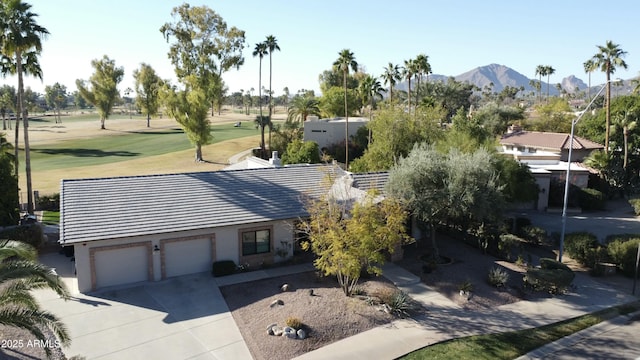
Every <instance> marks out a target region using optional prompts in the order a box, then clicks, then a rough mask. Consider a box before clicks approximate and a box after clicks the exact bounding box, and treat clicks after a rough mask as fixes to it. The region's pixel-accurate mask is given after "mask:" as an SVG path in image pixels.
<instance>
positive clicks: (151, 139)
mask: <svg viewBox="0 0 640 360" xmlns="http://www.w3.org/2000/svg"><path fill="white" fill-rule="evenodd" d="M84 121H86V119H85V120H84ZM107 121H109V120H107ZM212 128H213V131H212V134H213V143H217V142H221V141H225V140H230V139H236V138H241V137H246V136H252V135H256V134H259V131H258V130H256V129H255V127H254V126H243V127H238V128H236V127H233V124H221V125H214V126H212ZM108 131H109V130H105V132H106V133H107V134H109V136H104V137H100V138H92V139H74V140H65V141H60V142H59V143H55V144H46V145H34V146H32V147H31V166H32V167H33V168H37V169H38V170H52V169H64V168H72V167H81V166H89V165H101V164H108V163H114V162H119V161H125V160H132V159H136V158H142V157H147V156H154V155H162V154H168V153H172V152H176V151H182V150H187V149H191V148H192V147H193V146H192V145H191V144H190V143H189V140H188V139H187V136H186V135H185V134H184V132H183V130H182V129H180V128H178V127H176V128H171V129H163V130H156V131H149V132H146V131H144V132H141V131H138V132H122V131H114V132H112V133H108ZM21 165H22V166H24V161H21ZM23 169H24V168H23Z"/></svg>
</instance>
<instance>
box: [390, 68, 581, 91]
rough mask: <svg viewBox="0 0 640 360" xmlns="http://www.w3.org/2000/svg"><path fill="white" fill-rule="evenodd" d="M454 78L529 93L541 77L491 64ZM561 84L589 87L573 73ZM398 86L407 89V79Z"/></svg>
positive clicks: (433, 77) (551, 87)
mask: <svg viewBox="0 0 640 360" xmlns="http://www.w3.org/2000/svg"><path fill="white" fill-rule="evenodd" d="M448 78H449V76H446V75H438V74H432V75H429V81H430V82H431V81H447V79H448ZM454 78H455V79H456V81H460V82H468V83H470V84H473V85H475V86H477V87H479V88H480V89H482V88H484V87H485V86H489V84H493V91H494V92H498V93H499V92H501V91H502V90H503V89H504V88H505V87H506V86H511V87H516V88H519V87H521V86H522V87H524V90H525V92H527V93H528V92H531V91H537V90H535V89H534V88H533V87H532V86H531V84H530V82H531V80H535V81H539V79H530V78H528V77H526V76H525V75H522V74H521V73H519V72H517V71H515V70H513V69H511V68H510V67H508V66H504V65H500V64H489V65H486V66H481V67H477V68H475V69H473V70H470V71H467V72H465V73H463V74H460V75H457V76H454ZM544 80H546V79H545V78H544V77H543V78H542V87H541V91H542V93H544V94H546V93H547V83H546V82H545V81H544ZM556 84H557V83H551V84H550V85H549V95H552V96H553V95H558V94H559V92H558V89H557V88H556ZM560 84H561V85H562V88H563V89H564V90H565V91H567V92H569V93H573V92H575V91H576V89H577V90H579V91H582V90H585V89H586V88H587V84H585V83H584V81H582V80H581V79H578V78H577V77H575V76H573V75H570V76H568V77H565V78H563V79H562V81H561V82H560ZM411 85H412V86H413V85H414V82H412V83H411ZM396 88H398V89H401V90H405V91H406V90H407V83H406V81H405V82H402V83H399V84H398V85H397V86H396Z"/></svg>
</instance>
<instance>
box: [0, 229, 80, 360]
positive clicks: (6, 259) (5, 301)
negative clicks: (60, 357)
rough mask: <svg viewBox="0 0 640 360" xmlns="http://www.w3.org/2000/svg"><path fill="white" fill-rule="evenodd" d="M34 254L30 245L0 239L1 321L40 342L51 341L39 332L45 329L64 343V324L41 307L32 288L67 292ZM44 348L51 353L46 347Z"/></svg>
mask: <svg viewBox="0 0 640 360" xmlns="http://www.w3.org/2000/svg"><path fill="white" fill-rule="evenodd" d="M37 256H38V253H37V251H36V250H35V249H34V248H33V247H31V246H30V245H27V244H25V243H22V242H19V241H12V240H0V324H3V325H6V326H11V327H16V328H20V329H24V330H27V331H28V332H29V333H31V334H32V335H33V336H34V337H35V338H36V339H38V340H39V341H42V342H43V343H44V342H45V341H50V340H51V339H49V338H48V336H46V335H45V334H44V333H43V332H42V329H43V328H48V329H50V330H51V331H53V333H54V334H55V335H56V336H57V338H58V339H59V340H60V342H61V343H62V344H63V345H65V346H67V345H69V344H70V343H71V337H70V336H69V333H68V331H67V329H66V327H65V326H64V324H63V323H62V322H61V321H60V320H59V319H58V318H57V317H56V316H55V315H54V314H52V313H50V312H47V311H44V310H42V309H41V308H40V305H39V304H38V302H37V301H36V298H35V296H34V294H33V292H32V290H37V289H51V290H53V291H55V292H56V293H57V294H58V295H60V296H61V297H62V298H63V299H65V300H67V299H69V297H70V295H69V291H68V290H67V288H66V287H65V285H64V282H62V280H61V279H60V277H59V276H58V275H56V273H55V272H54V271H53V270H52V269H50V268H48V267H46V266H44V265H42V264H40V263H38V262H37ZM45 351H46V353H47V355H51V349H50V348H49V347H45Z"/></svg>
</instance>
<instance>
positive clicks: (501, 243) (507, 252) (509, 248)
mask: <svg viewBox="0 0 640 360" xmlns="http://www.w3.org/2000/svg"><path fill="white" fill-rule="evenodd" d="M523 242H524V240H522V239H521V238H519V237H518V236H516V235H513V234H502V235H500V236H499V237H498V250H499V251H500V253H501V254H502V256H504V257H505V258H506V259H507V260H511V254H512V252H513V250H520V249H521V246H522V243H523Z"/></svg>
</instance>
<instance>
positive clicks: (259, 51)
mask: <svg viewBox="0 0 640 360" xmlns="http://www.w3.org/2000/svg"><path fill="white" fill-rule="evenodd" d="M268 53H269V48H268V46H267V43H265V42H261V43H257V44H256V47H255V48H254V49H253V56H254V57H256V56H257V57H259V58H260V68H259V71H258V74H259V75H258V94H259V95H258V97H259V98H260V100H259V103H258V105H259V106H260V116H258V117H257V118H256V122H257V124H258V126H260V137H261V140H260V152H261V154H262V157H263V158H264V157H265V156H266V153H267V152H266V150H265V146H264V127H265V126H267V123H268V121H266V120H265V119H264V116H262V58H263V57H264V56H265V55H267V54H268Z"/></svg>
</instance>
